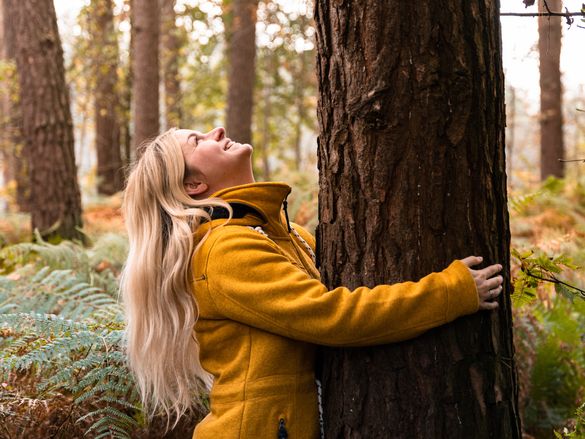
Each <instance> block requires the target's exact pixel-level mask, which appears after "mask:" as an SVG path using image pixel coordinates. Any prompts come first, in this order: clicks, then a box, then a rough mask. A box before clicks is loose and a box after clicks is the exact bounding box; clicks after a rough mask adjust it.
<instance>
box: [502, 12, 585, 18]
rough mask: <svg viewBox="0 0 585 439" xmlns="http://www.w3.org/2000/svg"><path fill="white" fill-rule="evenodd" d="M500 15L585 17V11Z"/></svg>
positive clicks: (507, 15) (505, 13)
mask: <svg viewBox="0 0 585 439" xmlns="http://www.w3.org/2000/svg"><path fill="white" fill-rule="evenodd" d="M500 17H585V12H500Z"/></svg>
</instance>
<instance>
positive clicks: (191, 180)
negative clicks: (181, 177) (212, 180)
mask: <svg viewBox="0 0 585 439" xmlns="http://www.w3.org/2000/svg"><path fill="white" fill-rule="evenodd" d="M183 186H184V187H185V192H187V195H189V196H190V197H196V196H198V195H201V194H203V193H205V192H206V191H207V189H209V186H207V184H205V183H203V182H202V181H200V180H199V179H197V178H196V177H187V178H185V181H183Z"/></svg>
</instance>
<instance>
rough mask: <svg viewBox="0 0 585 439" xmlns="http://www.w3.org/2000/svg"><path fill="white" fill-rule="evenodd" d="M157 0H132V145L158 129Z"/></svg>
mask: <svg viewBox="0 0 585 439" xmlns="http://www.w3.org/2000/svg"><path fill="white" fill-rule="evenodd" d="M158 3H159V0H133V2H132V27H133V31H134V35H133V36H134V39H133V42H132V44H133V47H132V49H133V53H132V55H133V57H132V72H133V77H132V87H133V90H132V96H133V98H134V111H133V113H134V136H133V139H134V149H135V151H136V153H137V155H139V154H140V150H139V146H140V145H141V144H142V143H143V142H144V141H146V140H149V139H151V138H153V137H155V136H156V135H157V134H158V133H159V92H158V87H159V73H158V72H159V59H158V38H159V4H158Z"/></svg>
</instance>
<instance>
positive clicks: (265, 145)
mask: <svg viewBox="0 0 585 439" xmlns="http://www.w3.org/2000/svg"><path fill="white" fill-rule="evenodd" d="M271 94H272V85H266V86H265V88H264V90H262V99H263V101H264V112H263V114H262V144H261V145H260V158H261V160H262V179H263V181H270V161H269V156H270V154H269V153H268V151H269V149H270V140H271V139H270V138H271V135H270V117H271V115H272V102H271V100H270V95H271Z"/></svg>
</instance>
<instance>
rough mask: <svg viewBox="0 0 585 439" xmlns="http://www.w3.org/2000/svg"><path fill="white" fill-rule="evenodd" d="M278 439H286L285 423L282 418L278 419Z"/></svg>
mask: <svg viewBox="0 0 585 439" xmlns="http://www.w3.org/2000/svg"><path fill="white" fill-rule="evenodd" d="M277 438H278V439H287V438H288V432H287V431H286V421H285V420H284V418H280V419H279V420H278V436H277Z"/></svg>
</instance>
